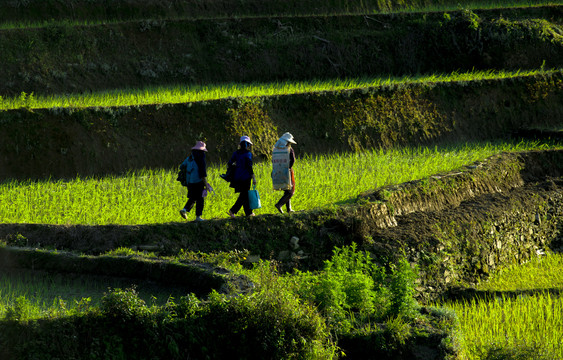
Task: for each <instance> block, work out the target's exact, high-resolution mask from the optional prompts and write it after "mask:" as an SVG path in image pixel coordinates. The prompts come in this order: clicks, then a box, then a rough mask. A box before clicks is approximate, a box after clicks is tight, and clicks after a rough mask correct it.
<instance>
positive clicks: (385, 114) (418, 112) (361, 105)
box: [332, 89, 451, 151]
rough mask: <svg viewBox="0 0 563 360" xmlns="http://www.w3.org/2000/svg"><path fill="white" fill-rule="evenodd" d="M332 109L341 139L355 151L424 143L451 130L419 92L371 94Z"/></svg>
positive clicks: (406, 90)
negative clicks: (339, 125)
mask: <svg viewBox="0 0 563 360" xmlns="http://www.w3.org/2000/svg"><path fill="white" fill-rule="evenodd" d="M332 107H333V111H334V112H335V113H336V114H337V117H338V118H342V133H341V135H340V136H341V139H342V140H343V142H344V143H348V145H349V146H350V148H351V149H352V150H354V151H361V150H365V149H370V148H375V147H391V146H396V145H398V144H408V143H418V142H423V141H425V140H428V139H432V138H435V137H437V136H438V135H440V134H441V133H444V132H447V131H450V130H451V129H450V128H448V127H444V123H445V121H444V118H445V117H444V115H443V114H440V113H439V111H438V110H437V108H436V106H435V105H433V104H432V103H431V102H430V101H428V100H426V99H425V98H424V94H423V92H422V90H421V89H401V90H398V91H394V92H392V93H391V94H389V95H370V96H369V97H368V98H367V99H356V100H353V101H352V103H349V102H346V103H341V104H339V103H337V104H333V105H332Z"/></svg>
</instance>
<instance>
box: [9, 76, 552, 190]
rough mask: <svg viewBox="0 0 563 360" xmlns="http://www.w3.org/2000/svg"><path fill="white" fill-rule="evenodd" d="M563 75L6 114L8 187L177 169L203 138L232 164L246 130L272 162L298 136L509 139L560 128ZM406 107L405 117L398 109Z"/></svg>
mask: <svg viewBox="0 0 563 360" xmlns="http://www.w3.org/2000/svg"><path fill="white" fill-rule="evenodd" d="M562 103H563V72H561V71H559V72H546V73H544V74H539V75H535V76H527V77H517V78H510V79H503V80H480V81H467V82H447V83H433V84H423V85H420V84H403V85H395V86H384V87H380V88H371V89H358V90H345V91H338V92H322V93H311V94H298V95H287V96H273V97H258V98H231V99H223V100H217V101H208V102H197V103H188V104H178V105H156V106H135V107H117V108H88V109H72V108H52V109H33V110H31V109H20V110H11V111H0V181H2V180H5V179H9V178H16V179H42V178H49V177H51V178H71V177H75V176H77V175H79V176H82V177H85V176H94V175H96V176H97V175H104V174H120V173H125V172H127V171H131V170H135V169H141V168H175V167H176V166H178V164H179V163H180V162H181V161H182V159H184V157H185V156H186V153H187V152H188V149H189V148H190V147H191V146H192V144H193V143H194V142H195V141H196V140H197V139H203V140H205V141H206V142H207V143H208V148H209V150H210V152H209V154H208V159H209V160H210V161H211V162H214V163H219V162H225V161H226V160H227V159H228V158H229V157H230V155H231V153H232V151H234V149H235V148H236V146H237V144H238V138H239V136H240V135H241V134H248V135H250V136H251V137H252V139H253V141H254V143H255V146H254V149H253V152H254V153H255V155H256V156H257V157H258V158H259V159H260V158H266V157H267V156H269V154H270V151H271V147H272V144H273V143H274V142H275V140H276V139H277V137H278V136H279V135H280V134H281V133H283V132H285V131H291V132H292V133H293V134H294V135H295V136H296V138H297V139H298V143H299V146H298V147H297V148H296V151H297V153H298V156H302V155H304V154H320V153H327V152H345V151H359V150H363V149H370V148H387V147H391V146H401V145H418V144H432V143H435V142H439V141H447V140H453V141H467V140H481V139H491V138H498V137H503V136H508V135H509V134H510V133H512V132H514V131H516V130H518V129H521V128H528V127H540V128H542V127H548V128H549V127H558V126H560V125H561V121H562V119H563V107H561V104H562ZM397 109H400V111H397Z"/></svg>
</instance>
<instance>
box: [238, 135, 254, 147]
mask: <svg viewBox="0 0 563 360" xmlns="http://www.w3.org/2000/svg"><path fill="white" fill-rule="evenodd" d="M243 141H246V142H247V143H249V144H250V145H252V141H250V137H248V136H246V135H245V136H241V137H240V141H239V143H241V142H243Z"/></svg>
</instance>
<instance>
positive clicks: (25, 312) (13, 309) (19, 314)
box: [4, 296, 31, 321]
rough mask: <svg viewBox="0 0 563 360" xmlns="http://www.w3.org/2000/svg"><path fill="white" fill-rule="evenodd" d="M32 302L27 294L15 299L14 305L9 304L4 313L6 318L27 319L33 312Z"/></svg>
mask: <svg viewBox="0 0 563 360" xmlns="http://www.w3.org/2000/svg"><path fill="white" fill-rule="evenodd" d="M30 308H31V304H30V302H29V300H28V299H27V298H26V297H25V296H20V297H18V298H17V299H15V301H14V303H13V304H12V305H9V306H8V307H7V309H6V313H5V314H4V319H5V320H16V321H25V320H28V319H29V315H30V313H31V310H30Z"/></svg>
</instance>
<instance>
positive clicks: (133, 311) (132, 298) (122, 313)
mask: <svg viewBox="0 0 563 360" xmlns="http://www.w3.org/2000/svg"><path fill="white" fill-rule="evenodd" d="M100 308H101V311H102V313H103V314H105V315H106V316H108V317H109V318H110V319H113V320H116V321H122V322H127V321H130V320H133V319H137V318H142V317H143V316H145V315H147V314H148V313H149V309H148V308H147V306H146V303H145V301H144V300H143V299H141V298H139V296H138V294H137V291H136V290H135V289H134V288H131V289H125V290H122V289H114V290H111V291H110V292H109V293H107V294H105V296H104V297H103V298H102V302H101V306H100Z"/></svg>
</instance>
